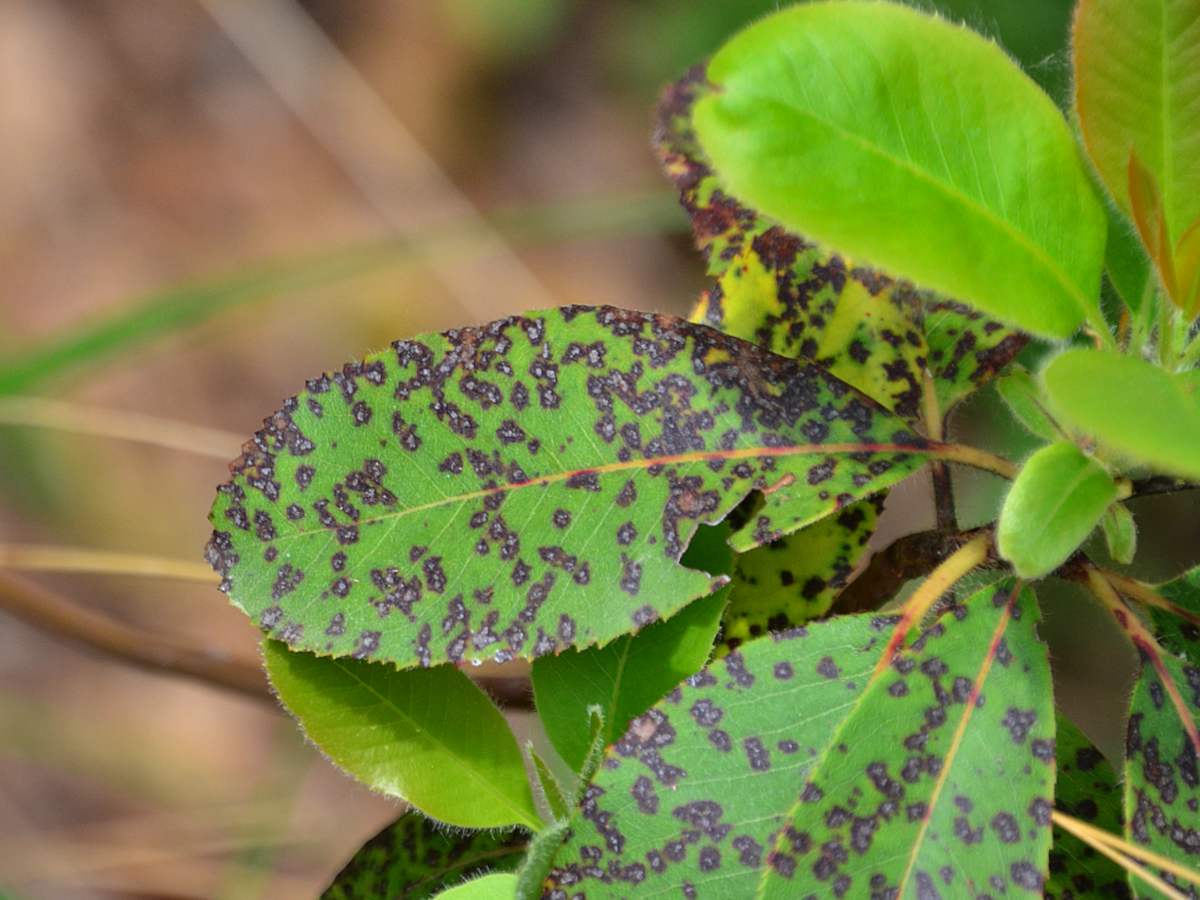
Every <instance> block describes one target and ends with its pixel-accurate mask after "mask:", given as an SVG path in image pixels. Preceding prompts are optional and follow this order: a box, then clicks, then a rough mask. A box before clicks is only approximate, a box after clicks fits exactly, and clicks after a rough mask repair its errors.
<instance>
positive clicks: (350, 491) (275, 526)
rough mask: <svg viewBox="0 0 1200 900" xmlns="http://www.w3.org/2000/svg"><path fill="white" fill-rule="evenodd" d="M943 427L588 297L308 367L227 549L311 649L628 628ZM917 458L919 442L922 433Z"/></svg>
mask: <svg viewBox="0 0 1200 900" xmlns="http://www.w3.org/2000/svg"><path fill="white" fill-rule="evenodd" d="M924 446H925V443H924V441H923V440H922V439H920V438H918V437H916V436H914V435H913V434H912V433H911V432H910V431H909V430H908V429H907V428H906V427H905V426H904V424H903V422H901V421H900V420H899V419H897V418H896V417H895V416H893V415H891V414H889V413H887V412H886V411H885V410H883V409H881V408H880V407H879V406H878V405H877V404H875V403H873V402H872V401H871V400H869V399H868V398H867V397H865V396H863V395H862V394H860V393H858V392H856V391H854V390H853V389H851V388H849V387H848V386H847V385H845V384H844V383H843V382H840V381H838V380H837V379H836V378H834V377H833V376H831V375H829V374H828V373H827V372H825V371H824V370H823V369H821V368H819V367H816V366H812V365H809V364H804V363H801V362H798V361H795V360H789V359H785V358H783V357H779V356H774V355H772V354H769V353H767V352H765V351H763V350H761V349H759V348H756V347H754V346H753V345H751V344H747V343H745V342H742V341H738V340H736V339H734V338H730V337H727V336H724V335H721V334H719V333H717V332H715V331H713V330H711V329H708V328H705V327H703V326H699V325H692V324H689V323H686V322H683V321H681V320H678V319H673V318H670V317H667V316H653V315H648V314H645V313H639V312H628V311H622V310H616V309H612V308H607V307H605V308H597V309H593V308H584V307H569V308H564V309H561V310H552V311H549V312H543V313H532V314H529V315H526V316H516V317H512V318H508V319H503V320H500V321H498V322H494V323H492V324H490V325H485V326H482V327H480V328H464V329H460V330H457V331H451V332H447V333H446V334H444V335H426V336H424V337H420V338H416V339H412V340H405V341H398V342H396V343H395V344H394V345H393V347H392V349H391V350H390V351H387V352H384V353H379V354H375V355H372V356H369V357H367V358H366V359H364V360H363V361H361V362H356V363H352V364H350V365H347V366H346V367H345V369H343V371H341V372H336V373H334V374H332V375H325V376H321V377H320V378H315V379H313V380H311V381H310V382H309V385H308V391H307V392H305V393H303V394H301V395H300V396H298V397H296V398H292V399H290V400H288V401H287V402H286V403H285V404H284V406H283V408H282V409H281V410H280V411H279V412H277V413H276V414H275V415H274V416H272V417H271V418H269V419H268V420H267V421H266V423H265V426H264V428H263V430H262V431H260V432H259V433H258V434H257V435H256V436H255V438H254V441H252V442H251V443H249V444H247V445H246V452H245V454H244V455H243V456H242V458H241V459H239V460H238V461H237V462H236V463H235V464H234V466H233V472H234V475H233V479H232V480H231V481H230V482H229V483H228V484H226V485H223V486H222V487H221V488H220V489H219V491H218V495H217V500H216V503H215V505H214V507H213V511H212V516H211V520H212V522H213V525H214V527H215V529H216V531H215V532H214V535H213V538H212V540H211V542H210V544H209V546H208V550H207V557H208V559H209V560H210V561H211V562H212V563H213V565H214V567H215V568H216V569H217V570H218V571H219V572H220V573H221V575H222V576H223V581H224V583H223V587H224V588H225V589H226V590H227V591H228V592H229V593H230V595H231V597H232V599H233V600H234V602H235V603H236V604H237V605H238V606H240V607H241V608H242V609H244V610H245V611H246V613H247V614H248V615H250V616H251V617H252V618H253V619H254V620H255V621H256V622H258V623H259V624H260V625H261V626H262V627H263V629H264V630H266V631H267V632H268V633H270V634H271V635H273V636H275V637H277V638H279V639H280V640H283V641H286V642H287V643H288V644H290V645H291V646H293V647H295V648H297V649H310V650H313V651H315V652H317V653H321V654H328V655H332V656H355V657H364V658H365V657H371V658H372V659H383V660H390V661H393V662H396V663H398V664H399V665H401V666H403V667H408V666H428V665H436V664H437V663H440V662H445V661H450V662H461V661H465V660H481V659H485V658H494V659H497V660H498V661H503V660H507V659H510V658H513V657H515V656H522V657H526V658H532V657H536V656H544V655H546V654H548V653H552V652H559V651H561V650H563V649H566V648H570V647H585V646H589V645H593V644H605V643H607V642H608V641H610V640H611V639H613V638H615V637H617V636H619V635H621V634H624V633H628V632H630V631H635V630H637V629H638V628H640V627H643V626H645V625H647V624H649V623H650V622H652V621H654V620H655V619H665V618H668V617H670V616H671V615H672V614H673V613H675V612H676V611H678V610H679V609H681V608H682V607H683V606H685V605H686V604H687V603H688V602H689V601H691V600H693V599H695V598H697V597H701V596H705V595H707V594H710V593H712V591H713V590H715V589H716V588H717V587H719V586H720V585H721V584H722V583H723V581H724V580H725V579H724V577H723V576H714V575H712V574H710V573H708V572H704V571H698V570H694V569H688V568H685V567H683V566H680V565H678V564H677V561H678V560H679V558H680V556H681V555H682V553H683V551H684V549H685V548H686V547H687V545H688V543H689V541H690V540H691V538H692V535H693V534H694V532H695V530H696V528H697V527H699V525H700V524H703V523H711V522H716V521H719V520H721V519H722V518H723V517H724V516H725V515H727V514H728V512H729V511H730V510H731V509H732V508H733V507H734V506H736V505H737V503H738V502H740V501H741V500H742V498H743V497H745V496H746V495H747V493H748V492H749V491H751V490H753V489H756V488H758V489H762V490H764V491H768V492H770V496H769V497H768V498H767V502H766V503H765V504H764V505H763V507H762V509H761V510H759V512H758V513H757V514H756V515H755V517H754V518H753V520H752V521H750V522H748V523H747V524H746V526H745V527H744V528H743V529H742V530H741V531H740V532H738V533H736V534H735V535H734V536H733V538H732V539H731V541H732V543H733V545H734V546H735V548H738V549H745V548H748V547H753V546H756V545H759V544H763V543H767V542H769V541H771V540H775V539H777V538H779V537H780V536H782V535H783V534H785V533H788V532H790V531H794V530H796V529H797V528H800V527H802V526H804V525H806V524H808V523H809V522H811V521H814V520H818V519H820V518H823V517H824V516H826V515H828V514H829V513H831V512H833V511H835V510H836V509H838V508H841V507H844V506H845V505H846V504H847V503H850V502H852V501H854V500H855V499H857V498H859V497H863V496H867V495H870V494H874V493H877V492H878V491H880V490H881V489H883V488H886V487H888V486H890V485H891V484H893V483H895V482H896V481H898V480H899V479H901V478H903V477H904V476H905V475H907V474H908V473H910V472H911V471H913V470H914V469H915V468H916V467H917V466H918V465H919V464H920V462H921V460H920V457H919V456H918V455H917V453H918V452H919V451H920V448H922V447H924ZM910 449H911V450H912V451H913V452H907V451H909V450H910Z"/></svg>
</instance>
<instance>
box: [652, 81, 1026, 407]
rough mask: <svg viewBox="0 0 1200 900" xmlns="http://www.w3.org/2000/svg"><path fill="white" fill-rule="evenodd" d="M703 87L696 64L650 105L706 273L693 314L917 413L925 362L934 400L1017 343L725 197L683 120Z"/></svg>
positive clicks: (997, 361)
mask: <svg viewBox="0 0 1200 900" xmlns="http://www.w3.org/2000/svg"><path fill="white" fill-rule="evenodd" d="M709 92H710V87H709V86H708V84H707V82H706V81H705V79H704V72H703V69H702V68H700V67H698V68H696V69H693V70H692V71H691V72H689V73H688V74H687V75H686V76H685V77H684V78H683V79H681V80H680V81H678V82H677V83H675V84H673V85H671V86H670V87H669V88H668V89H667V91H666V93H665V95H664V97H663V100H662V102H661V103H660V105H659V123H658V128H657V130H656V133H655V143H656V146H657V148H658V151H659V156H660V158H661V160H662V164H663V168H664V169H665V170H666V172H667V175H668V176H669V177H670V178H671V179H672V180H673V181H674V182H675V184H676V186H677V187H678V188H679V191H680V199H681V201H682V203H683V206H684V208H685V209H686V210H687V211H688V215H689V216H690V218H691V220H692V229H693V233H694V234H695V238H696V244H697V246H698V247H699V248H700V250H702V251H703V252H704V254H705V255H706V257H707V259H708V269H709V272H710V273H711V274H712V275H713V276H714V277H715V278H716V283H715V284H714V285H713V286H712V288H710V289H709V290H708V291H707V292H705V295H704V296H703V297H702V299H701V301H700V303H699V304H698V305H697V307H696V310H695V312H694V313H693V316H692V318H693V319H694V320H695V321H699V322H704V323H706V324H708V325H712V326H713V327H714V328H719V329H720V330H722V331H724V332H726V333H727V334H732V335H734V336H736V337H740V338H743V339H745V340H749V341H754V342H755V343H757V344H759V345H760V346H762V347H766V348H767V349H769V350H772V351H774V352H776V353H779V354H782V355H784V356H794V357H801V358H804V359H810V360H812V361H814V362H817V363H819V364H821V365H823V366H825V367H826V368H828V369H829V370H830V371H831V372H833V374H835V375H837V376H838V377H839V378H841V379H843V380H844V381H847V382H849V383H850V384H853V385H854V386H855V387H857V388H859V389H860V390H862V391H863V392H864V393H866V394H867V395H868V396H870V397H872V398H873V399H875V400H877V401H878V402H879V403H881V404H883V405H884V406H886V407H887V408H889V409H892V410H894V411H896V412H897V413H899V414H900V415H902V416H904V417H906V418H908V419H910V420H916V419H918V418H919V417H920V416H921V415H922V412H923V410H922V402H921V399H922V393H923V391H924V389H925V385H924V380H925V372H926V370H928V372H929V374H930V375H931V376H932V378H933V381H934V384H935V386H936V389H937V392H938V399H939V401H940V406H941V408H942V409H943V410H946V409H949V408H950V406H952V405H953V404H954V403H955V402H957V401H958V400H960V399H961V398H962V397H963V396H965V395H966V394H968V393H970V391H971V390H973V389H974V388H975V387H976V386H977V385H979V384H981V383H982V382H984V381H985V380H987V379H988V378H990V377H991V375H992V374H994V373H995V372H996V371H997V370H999V369H1000V368H1002V367H1003V366H1004V365H1006V364H1007V363H1008V362H1009V361H1010V360H1011V359H1012V358H1013V356H1015V355H1016V354H1017V352H1019V351H1020V349H1021V347H1022V346H1023V345H1024V343H1025V340H1026V338H1025V336H1024V335H1018V334H1014V333H1013V332H1012V331H1011V330H1010V329H1007V328H1004V327H1003V326H1001V325H1000V324H999V323H998V322H995V321H993V320H991V319H987V318H985V317H983V316H981V315H980V314H979V313H977V312H975V311H973V310H971V309H969V308H968V307H966V306H963V305H962V304H960V303H956V302H954V301H951V300H947V299H945V298H940V297H938V296H937V295H934V294H931V293H929V292H927V291H916V290H914V289H913V287H912V286H911V285H910V284H907V283H904V282H900V283H897V282H895V281H894V280H892V279H891V278H888V277H887V276H885V275H883V274H881V273H880V272H877V271H874V270H871V269H867V268H863V267H861V266H855V265H853V264H851V263H849V262H847V261H846V260H845V259H844V258H843V257H841V256H839V255H837V254H836V253H829V252H828V251H826V250H823V249H821V248H818V247H816V246H814V245H813V244H812V243H811V242H809V241H807V240H805V239H804V238H803V237H800V236H798V235H796V234H793V233H789V232H788V231H785V230H784V229H783V228H782V227H780V226H779V225H778V223H776V222H774V221H773V220H771V219H768V218H767V217H765V216H763V215H761V214H759V213H757V212H755V211H754V210H752V209H750V208H749V207H747V206H745V205H743V204H741V203H739V202H738V201H736V200H734V199H733V198H732V197H730V196H729V194H728V193H727V192H726V191H725V190H724V188H723V187H722V185H721V183H720V180H719V179H718V177H717V176H716V175H714V174H713V172H712V170H711V168H710V167H709V164H708V162H707V160H706V159H705V158H704V155H703V153H702V152H701V150H700V147H699V144H698V141H697V140H696V135H695V130H694V128H693V124H692V112H693V108H694V106H695V103H696V101H697V99H699V98H700V97H703V96H705V95H706V94H707V93H709Z"/></svg>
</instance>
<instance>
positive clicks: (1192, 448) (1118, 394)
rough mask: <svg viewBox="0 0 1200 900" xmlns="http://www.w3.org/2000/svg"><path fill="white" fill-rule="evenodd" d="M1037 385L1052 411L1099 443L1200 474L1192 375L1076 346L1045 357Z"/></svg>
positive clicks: (1199, 411) (1198, 402)
mask: <svg viewBox="0 0 1200 900" xmlns="http://www.w3.org/2000/svg"><path fill="white" fill-rule="evenodd" d="M1042 384H1043V385H1044V386H1045V393H1046V397H1047V399H1048V400H1049V401H1050V404H1051V406H1052V407H1053V409H1054V412H1055V414H1056V415H1058V416H1059V417H1060V418H1061V419H1063V420H1065V421H1066V422H1068V423H1069V424H1071V425H1073V426H1075V427H1076V428H1078V429H1079V430H1080V431H1082V432H1084V433H1085V434H1087V435H1089V436H1090V437H1094V438H1095V439H1096V440H1098V441H1099V442H1100V443H1101V444H1103V445H1105V446H1107V447H1111V448H1112V449H1113V450H1117V451H1119V452H1121V453H1124V454H1127V455H1129V456H1131V457H1133V458H1135V459H1137V460H1139V461H1141V462H1142V463H1145V464H1146V465H1149V466H1152V467H1154V468H1156V469H1158V470H1160V471H1162V472H1166V473H1170V474H1174V475H1181V476H1183V477H1185V478H1200V399H1198V395H1197V394H1196V393H1195V389H1194V387H1193V382H1192V375H1191V374H1181V375H1172V374H1170V373H1168V372H1165V371H1163V370H1162V369H1160V368H1158V367H1157V366H1154V365H1151V364H1150V363H1148V362H1146V361H1145V360H1142V359H1138V358H1136V357H1132V356H1120V355H1118V354H1115V353H1107V352H1105V351H1102V350H1092V349H1090V348H1077V349H1073V350H1068V351H1067V352H1066V353H1063V354H1061V355H1059V356H1057V357H1055V358H1054V359H1053V360H1051V361H1050V364H1049V365H1048V366H1047V367H1046V368H1045V370H1044V371H1043V372H1042Z"/></svg>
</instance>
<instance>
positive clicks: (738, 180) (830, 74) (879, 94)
mask: <svg viewBox="0 0 1200 900" xmlns="http://www.w3.org/2000/svg"><path fill="white" fill-rule="evenodd" d="M707 77H708V80H709V81H710V82H712V83H713V85H714V86H715V89H714V90H713V91H711V92H710V93H709V94H707V95H706V96H705V97H704V98H703V99H701V100H700V101H699V102H698V103H697V106H696V111H695V123H696V132H697V134H698V135H699V138H700V143H701V145H702V147H703V149H704V151H705V154H706V156H707V157H708V158H709V159H710V160H712V162H713V167H714V169H715V171H716V172H717V173H718V175H719V176H720V177H721V180H722V182H723V183H724V184H726V185H728V187H729V191H730V193H731V194H732V195H733V196H735V197H737V198H738V199H739V200H741V201H743V202H745V203H748V204H750V205H752V206H753V207H755V208H756V209H760V210H761V211H762V212H764V213H765V214H766V215H768V216H771V217H772V218H774V219H776V220H777V221H779V222H780V223H782V224H783V225H784V226H785V227H788V228H795V229H798V230H800V231H801V232H802V233H805V234H807V235H809V236H811V237H812V238H813V239H815V240H817V241H820V242H822V243H828V244H829V245H830V246H833V247H836V248H838V249H839V250H841V251H843V252H845V253H847V254H849V255H851V256H853V257H856V258H860V259H861V260H863V261H864V262H867V263H870V264H872V265H876V266H878V267H879V268H880V269H882V270H883V271H885V272H888V273H889V274H892V275H896V276H902V277H906V278H911V279H912V280H913V281H914V282H916V283H917V284H919V285H921V286H923V287H927V288H930V289H932V290H937V291H942V292H945V293H947V294H951V295H953V296H956V297H959V298H962V299H963V300H965V301H966V302H968V303H970V304H972V305H973V306H976V307H978V308H980V309H982V310H984V311H986V312H988V313H989V314H991V315H994V316H996V317H998V318H1000V319H1002V320H1004V321H1007V322H1012V323H1015V324H1018V325H1020V326H1021V327H1022V328H1025V329H1026V330H1028V331H1032V332H1034V333H1037V334H1041V335H1044V336H1047V337H1055V338H1063V337H1066V336H1068V335H1069V334H1070V333H1071V332H1073V331H1074V330H1075V329H1076V327H1078V325H1079V324H1080V323H1081V322H1083V321H1084V320H1085V319H1088V320H1090V321H1092V322H1093V323H1101V316H1100V310H1099V305H1098V302H1097V293H1098V288H1099V279H1100V269H1101V265H1102V263H1103V255H1104V237H1105V218H1104V212H1103V209H1102V206H1101V204H1100V202H1099V200H1098V198H1097V196H1096V193H1095V190H1094V188H1093V187H1092V184H1091V181H1090V179H1089V177H1088V175H1087V172H1086V171H1085V169H1084V167H1083V165H1082V164H1081V160H1080V158H1079V153H1078V149H1077V147H1076V144H1075V139H1074V137H1073V135H1072V134H1071V132H1070V129H1069V128H1068V127H1067V124H1066V122H1065V121H1064V120H1063V118H1062V115H1061V114H1060V113H1059V111H1058V109H1057V108H1056V107H1055V106H1054V104H1053V102H1052V101H1051V100H1050V99H1049V98H1048V97H1047V96H1046V95H1045V94H1043V93H1042V92H1041V91H1040V90H1039V89H1038V88H1037V87H1036V85H1034V84H1033V82H1032V81H1030V80H1029V79H1028V78H1027V77H1026V76H1025V75H1024V74H1023V73H1022V72H1021V71H1020V69H1019V68H1018V67H1017V66H1016V65H1015V64H1014V63H1013V62H1012V61H1011V60H1010V59H1009V58H1008V57H1006V56H1005V55H1004V53H1003V51H1001V50H1000V49H999V48H998V47H997V46H996V45H995V44H993V43H991V42H989V41H987V40H986V39H984V38H982V37H981V36H979V35H978V34H975V33H973V32H971V31H969V30H967V29H964V28H958V27H955V26H953V25H951V24H950V23H948V22H946V21H943V20H940V19H937V18H935V17H933V16H930V15H926V14H923V13H920V12H917V11H915V10H912V9H909V8H906V7H904V6H901V5H898V4H895V5H894V4H887V3H867V2H816V3H806V4H801V5H797V6H794V7H792V8H790V9H787V10H785V11H783V12H781V13H778V14H776V15H774V16H770V17H768V18H765V19H763V20H760V21H759V22H757V23H755V24H754V25H751V26H750V27H749V28H747V29H746V30H744V31H743V32H741V33H740V34H739V35H738V36H736V37H735V38H733V39H732V40H731V41H730V42H729V43H727V44H726V45H725V46H724V47H723V48H722V49H721V50H720V51H719V52H718V53H717V55H716V56H714V57H713V60H712V62H711V63H710V64H709V66H708V70H707ZM948 235H952V236H953V239H947V236H948Z"/></svg>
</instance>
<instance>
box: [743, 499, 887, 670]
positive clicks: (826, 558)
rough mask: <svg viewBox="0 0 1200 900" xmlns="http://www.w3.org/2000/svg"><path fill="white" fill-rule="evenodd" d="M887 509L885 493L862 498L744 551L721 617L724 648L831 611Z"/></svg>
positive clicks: (784, 628)
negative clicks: (800, 527)
mask: <svg viewBox="0 0 1200 900" xmlns="http://www.w3.org/2000/svg"><path fill="white" fill-rule="evenodd" d="M882 511H883V498H882V497H871V498H868V499H866V500H860V501H859V502H858V503H853V504H851V505H850V506H847V507H846V508H845V509H843V510H842V511H840V512H839V513H837V514H836V515H832V516H827V517H826V518H824V519H822V520H821V521H820V522H814V523H813V524H811V525H809V526H808V527H807V528H803V529H801V530H800V531H797V532H796V533H795V534H789V535H787V536H786V537H783V538H780V539H779V540H778V541H775V542H773V543H770V544H766V545H764V546H762V547H758V548H756V549H754V550H751V551H749V552H748V553H743V554H740V555H739V556H738V558H737V568H736V569H735V571H734V576H733V584H732V585H731V587H730V599H729V607H728V608H727V609H726V610H725V616H724V619H723V621H722V628H721V645H722V649H723V650H724V649H725V648H729V649H732V648H734V647H737V646H739V645H740V644H743V643H745V642H746V641H748V640H751V639H753V638H756V637H760V636H762V635H764V634H766V633H767V632H768V631H783V630H786V629H788V628H794V627H796V626H797V625H803V624H804V623H806V622H809V621H811V620H813V619H818V618H820V617H822V616H824V615H825V614H826V613H827V612H829V610H830V608H831V607H832V606H833V602H834V601H835V600H836V599H837V597H838V595H839V594H840V593H841V591H842V588H844V587H845V586H846V580H847V578H848V577H849V575H850V573H851V572H852V571H853V570H854V567H855V566H856V565H857V564H858V562H859V560H860V559H862V557H863V555H864V554H865V553H866V552H867V543H868V541H870V539H871V535H872V534H874V533H875V525H876V523H877V522H878V521H879V515H880V513H881V512H882Z"/></svg>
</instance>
